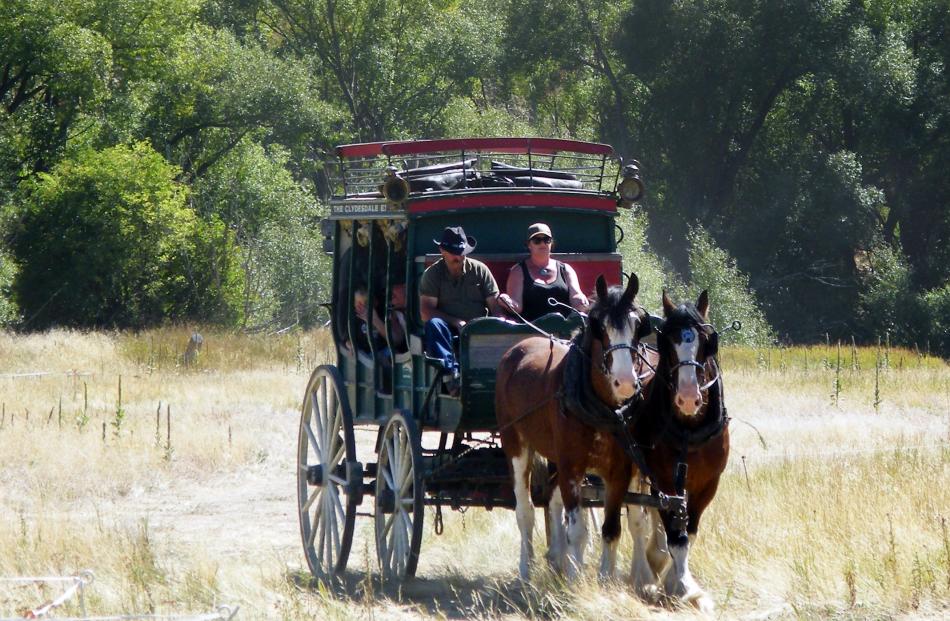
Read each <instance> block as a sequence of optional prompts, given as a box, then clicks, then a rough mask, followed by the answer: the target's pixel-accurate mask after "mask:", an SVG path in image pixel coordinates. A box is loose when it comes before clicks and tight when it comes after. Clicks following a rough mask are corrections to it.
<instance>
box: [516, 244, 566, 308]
mask: <svg viewBox="0 0 950 621" xmlns="http://www.w3.org/2000/svg"><path fill="white" fill-rule="evenodd" d="M521 273H522V274H523V275H524V288H523V289H522V294H521V305H522V310H521V316H522V317H524V318H525V319H527V320H528V321H534V320H535V319H537V318H538V317H542V316H544V315H547V314H548V313H561V314H562V315H564V316H565V317H567V315H568V313H570V312H571V311H570V310H569V309H567V308H564V307H563V306H551V305H550V304H548V298H554V299H555V300H557V301H558V302H560V303H562V304H567V305H568V306H570V304H571V294H570V290H569V289H568V286H567V268H566V267H565V266H564V264H563V263H562V262H560V261H557V280H555V281H554V282H552V283H550V284H546V285H543V284H540V283H537V282H535V281H534V279H533V278H531V273H530V272H529V271H528V265H527V259H526V260H524V261H522V262H521Z"/></svg>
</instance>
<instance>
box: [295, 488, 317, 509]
mask: <svg viewBox="0 0 950 621" xmlns="http://www.w3.org/2000/svg"><path fill="white" fill-rule="evenodd" d="M321 491H322V490H321V488H319V487H318V488H317V489H315V490H313V493H312V494H310V497H309V498H307V502H305V503H303V507H301V509H300V512H301V513H306V512H307V511H309V510H310V506H311V505H313V501H314V500H316V499H317V498H318V497H319V496H320V492H321Z"/></svg>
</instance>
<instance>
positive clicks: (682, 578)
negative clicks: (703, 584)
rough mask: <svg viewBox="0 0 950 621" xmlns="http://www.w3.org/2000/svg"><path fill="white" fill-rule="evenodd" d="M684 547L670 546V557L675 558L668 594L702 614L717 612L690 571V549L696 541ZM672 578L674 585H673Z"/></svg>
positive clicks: (691, 539)
mask: <svg viewBox="0 0 950 621" xmlns="http://www.w3.org/2000/svg"><path fill="white" fill-rule="evenodd" d="M689 539H690V542H689V543H688V544H687V545H684V546H670V556H672V557H673V570H672V571H671V572H670V573H669V575H668V576H667V593H668V594H670V595H673V596H675V597H681V598H682V599H683V601H686V602H689V603H690V604H692V605H693V606H695V607H696V608H698V609H699V610H700V611H701V612H703V613H706V614H709V613H712V612H713V611H714V610H715V605H714V604H713V601H712V599H711V598H710V597H709V596H708V595H706V592H705V591H703V590H702V588H700V586H699V584H698V583H697V582H696V580H695V579H694V578H693V574H692V573H690V571H689V548H690V545H691V544H692V541H693V539H694V537H693V536H690V538H689ZM671 577H672V579H673V580H672V583H671Z"/></svg>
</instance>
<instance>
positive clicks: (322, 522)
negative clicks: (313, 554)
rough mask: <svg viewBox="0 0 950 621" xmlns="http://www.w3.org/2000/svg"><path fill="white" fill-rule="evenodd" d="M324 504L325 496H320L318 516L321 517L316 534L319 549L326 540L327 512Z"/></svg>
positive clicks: (325, 502)
mask: <svg viewBox="0 0 950 621" xmlns="http://www.w3.org/2000/svg"><path fill="white" fill-rule="evenodd" d="M326 504H327V501H326V497H325V496H321V497H320V508H319V511H320V517H321V519H320V528H319V530H320V532H319V534H318V535H317V540H318V541H319V544H320V549H321V551H322V549H323V543H324V542H325V541H326V536H327V512H326V506H325V505H326Z"/></svg>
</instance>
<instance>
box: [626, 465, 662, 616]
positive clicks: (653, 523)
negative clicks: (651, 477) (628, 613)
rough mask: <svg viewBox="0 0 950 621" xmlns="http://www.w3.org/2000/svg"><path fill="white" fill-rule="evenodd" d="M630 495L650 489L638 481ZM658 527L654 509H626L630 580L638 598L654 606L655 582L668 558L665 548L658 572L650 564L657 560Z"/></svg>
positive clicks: (657, 589)
mask: <svg viewBox="0 0 950 621" xmlns="http://www.w3.org/2000/svg"><path fill="white" fill-rule="evenodd" d="M630 491H631V492H633V493H640V494H645V493H648V492H649V487H648V486H647V485H646V484H645V483H644V482H643V481H642V480H641V479H640V478H639V477H637V478H635V479H634V480H632V481H631V482H630ZM658 523H659V514H658V513H657V512H656V510H655V509H650V508H648V507H642V506H630V507H627V527H628V528H629V529H630V535H631V537H633V558H632V559H631V564H630V580H631V582H632V583H633V588H634V591H636V593H637V595H639V596H640V597H641V598H643V599H644V600H646V601H648V602H655V601H656V600H657V599H658V598H659V595H660V585H659V580H658V578H659V576H661V575H662V572H664V571H665V570H666V568H667V565H668V563H669V555H668V554H665V549H666V546H665V545H664V546H663V548H664V552H663V553H664V555H665V560H666V562H665V563H664V564H663V565H662V566H661V567H659V568H658V567H656V565H654V563H653V562H651V556H656V557H660V551H658V550H657V549H656V548H657V543H658V541H659V540H658V538H657V536H656V531H657V527H658V526H659V524H658Z"/></svg>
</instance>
